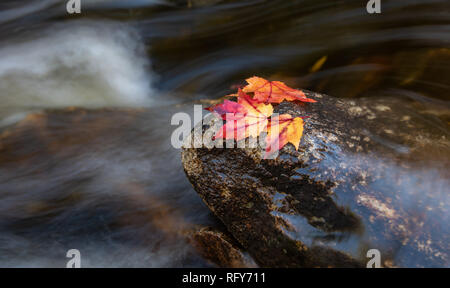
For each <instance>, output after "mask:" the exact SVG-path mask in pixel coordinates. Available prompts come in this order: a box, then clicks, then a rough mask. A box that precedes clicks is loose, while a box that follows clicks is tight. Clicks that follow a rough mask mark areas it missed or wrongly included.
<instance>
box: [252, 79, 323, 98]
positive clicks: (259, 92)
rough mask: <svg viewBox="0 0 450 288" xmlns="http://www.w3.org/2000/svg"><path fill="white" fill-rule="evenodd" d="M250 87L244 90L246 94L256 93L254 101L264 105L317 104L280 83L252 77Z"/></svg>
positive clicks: (299, 92)
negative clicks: (289, 102)
mask: <svg viewBox="0 0 450 288" xmlns="http://www.w3.org/2000/svg"><path fill="white" fill-rule="evenodd" d="M246 81H247V83H248V85H247V86H245V87H244V88H243V91H244V92H246V93H254V95H253V99H255V100H257V101H259V102H264V103H281V102H282V101H283V100H287V101H295V100H298V101H302V102H317V101H316V100H314V99H310V98H307V97H306V95H305V93H303V92H302V91H300V90H297V89H293V88H291V87H288V86H287V85H286V84H284V83H283V82H280V81H269V80H266V79H264V78H261V77H256V76H254V77H251V78H248V79H247V80H246Z"/></svg>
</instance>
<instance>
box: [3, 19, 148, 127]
mask: <svg viewBox="0 0 450 288" xmlns="http://www.w3.org/2000/svg"><path fill="white" fill-rule="evenodd" d="M14 42H15V43H14ZM14 42H8V44H7V45H1V46H3V47H2V48H0V100H1V101H0V119H3V120H8V119H5V116H11V111H14V113H23V112H24V111H30V110H34V109H42V108H58V107H66V106H79V107H88V108H98V107H117V106H120V107H124V106H125V107H143V106H149V105H151V102H152V101H151V97H152V95H153V94H154V93H153V90H152V88H151V82H152V78H153V75H152V73H151V72H150V71H149V64H150V63H149V60H148V57H147V55H146V53H145V47H144V45H143V44H142V42H141V41H140V39H139V36H138V34H137V33H136V32H135V31H133V29H131V28H130V27H128V26H126V25H123V24H117V23H113V22H98V21H82V22H68V23H65V24H60V25H57V26H53V27H50V28H48V29H45V30H44V31H39V35H34V36H32V38H31V39H30V38H27V39H20V40H16V41H14ZM4 111H7V112H9V115H5V112H4ZM12 117H13V118H14V115H12ZM9 119H10V118H9Z"/></svg>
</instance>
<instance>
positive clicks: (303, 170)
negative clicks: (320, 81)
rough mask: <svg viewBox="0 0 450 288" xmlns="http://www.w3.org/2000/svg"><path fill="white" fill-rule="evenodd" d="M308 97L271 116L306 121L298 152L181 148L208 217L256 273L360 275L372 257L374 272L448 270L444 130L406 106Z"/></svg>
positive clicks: (447, 151) (427, 115) (288, 147)
mask: <svg viewBox="0 0 450 288" xmlns="http://www.w3.org/2000/svg"><path fill="white" fill-rule="evenodd" d="M307 96H308V97H310V98H314V99H317V100H318V101H319V102H318V103H314V104H295V103H287V102H283V103H281V104H280V105H278V106H277V107H276V108H275V112H278V113H289V114H291V115H294V116H299V115H308V116H310V118H308V120H307V121H306V124H305V130H304V136H303V138H302V140H301V145H300V148H299V150H298V151H295V149H294V147H293V146H292V145H291V144H287V145H286V146H285V147H284V148H283V149H282V150H281V151H280V154H279V155H278V157H277V158H276V159H263V157H262V153H261V150H262V149H261V148H260V147H257V148H236V147H237V144H236V143H235V149H221V148H207V147H205V146H203V147H201V148H184V149H183V151H182V162H183V165H184V169H185V172H186V175H187V177H188V179H189V180H190V182H191V183H192V184H193V186H194V188H195V190H196V191H197V192H198V194H199V195H200V196H201V198H202V199H203V200H204V202H205V203H206V204H207V205H208V207H209V208H210V209H211V211H213V213H214V214H215V215H217V216H218V217H219V218H220V219H221V220H222V222H223V223H224V224H225V225H226V227H227V229H228V230H229V232H231V234H232V235H233V236H234V237H235V238H236V239H237V241H238V242H239V243H240V244H241V245H242V246H243V247H244V248H245V249H247V250H248V251H249V253H250V254H251V255H252V256H253V258H254V259H255V260H256V261H257V262H258V264H259V265H260V266H264V267H317V266H319V267H365V266H366V263H367V262H368V260H370V259H368V258H367V254H366V253H367V251H368V250H369V249H378V250H379V251H380V252H381V263H380V264H381V266H407V267H434V266H438V267H442V266H447V265H448V252H449V247H448V244H447V243H449V235H450V233H449V232H450V231H449V227H448V225H447V223H448V220H450V219H449V213H448V207H449V198H448V188H447V187H449V184H450V183H449V180H448V179H450V177H449V176H450V175H449V172H448V169H446V168H445V167H448V166H449V164H450V160H449V155H450V148H449V147H450V145H449V144H450V143H449V141H448V138H449V132H448V126H446V125H445V124H443V123H441V122H440V121H439V119H436V118H433V116H432V115H430V113H429V111H426V109H422V107H419V106H417V104H412V103H408V102H405V101H398V100H394V99H378V100H370V99H368V100H357V101H356V100H355V101H353V100H347V101H344V100H339V99H335V98H332V97H329V96H326V95H321V94H316V93H312V92H307ZM214 121H221V120H218V119H214V120H212V122H208V123H207V124H208V125H206V124H204V125H203V127H202V128H203V133H204V132H205V131H207V130H208V129H209V128H210V127H213V126H214V125H212V124H213V122H214Z"/></svg>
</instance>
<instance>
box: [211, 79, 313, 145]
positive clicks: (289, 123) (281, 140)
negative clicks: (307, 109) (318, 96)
mask: <svg viewBox="0 0 450 288" xmlns="http://www.w3.org/2000/svg"><path fill="white" fill-rule="evenodd" d="M246 81H247V83H248V85H247V86H245V87H244V88H242V89H241V88H239V90H238V93H237V94H232V96H237V102H234V101H230V100H225V101H224V102H223V103H222V104H218V105H215V106H212V107H209V108H206V110H209V111H211V112H215V113H217V114H218V115H219V116H220V117H221V118H222V119H223V120H225V121H226V122H225V124H224V125H223V126H222V128H221V129H220V130H219V131H218V132H217V133H216V134H215V135H214V139H235V140H236V141H239V140H242V139H245V138H247V137H250V136H251V137H258V136H259V134H261V133H262V132H266V133H267V136H266V152H267V153H272V152H275V151H278V150H279V149H281V148H283V147H284V145H286V144H287V143H292V144H293V145H294V146H295V148H296V149H298V146H299V144H300V139H301V137H302V134H303V118H305V117H292V116H291V115H289V114H281V115H278V114H277V115H274V116H273V117H272V114H273V106H272V103H273V104H279V103H281V102H283V101H301V102H316V101H315V100H313V99H309V98H307V97H306V95H305V94H304V93H303V92H302V91H300V90H297V89H293V88H290V87H288V86H286V85H285V84H284V83H283V82H279V81H269V80H266V79H264V78H260V77H251V78H248V79H247V80H246Z"/></svg>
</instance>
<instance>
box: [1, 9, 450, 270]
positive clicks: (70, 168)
mask: <svg viewBox="0 0 450 288" xmlns="http://www.w3.org/2000/svg"><path fill="white" fill-rule="evenodd" d="M81 2H82V13H81V15H68V14H67V13H66V12H65V1H58V0H48V1H8V0H7V1H2V2H1V3H0V97H1V98H0V99H1V102H0V125H2V126H8V125H11V124H13V123H16V122H17V121H19V120H20V119H23V118H24V117H26V115H27V113H29V112H30V111H40V110H42V109H45V108H58V109H64V107H68V106H78V107H87V108H102V107H141V108H142V107H145V108H146V110H145V112H142V114H139V115H133V116H130V115H129V114H127V113H126V112H121V113H119V112H116V113H106V114H105V113H93V114H90V116H89V117H88V119H89V121H91V122H89V121H85V122H81V123H80V122H77V117H76V115H69V113H67V112H65V113H63V114H62V115H60V114H58V113H57V115H56V116H52V117H50V118H48V119H47V117H43V118H39V117H38V118H28V119H26V120H25V122H23V123H22V126H20V127H19V128H17V127H13V128H11V129H10V130H8V131H9V132H8V134H3V136H1V137H2V138H0V153H1V154H0V266H57V267H63V266H64V265H65V262H66V260H67V259H66V258H65V252H66V251H67V250H68V249H72V248H75V249H79V250H80V251H81V253H82V265H84V266H114V267H115V266H152V267H155V266H156V267H159V266H177V267H178V266H203V265H207V264H206V263H205V262H204V260H202V259H201V258H200V257H198V256H197V255H196V253H195V252H194V251H192V249H191V248H190V246H189V245H187V244H185V243H184V242H183V240H182V239H183V236H182V231H184V230H188V229H189V228H192V227H194V226H195V225H217V224H216V220H215V218H214V217H213V216H212V215H211V214H210V213H209V211H208V209H207V208H206V207H205V206H204V205H203V203H202V202H201V201H200V200H199V198H198V197H197V195H196V193H195V191H193V190H192V188H191V186H190V184H189V183H188V182H187V180H186V178H185V176H184V174H183V171H182V169H181V164H180V159H179V151H178V150H176V149H173V148H172V147H171V146H170V134H171V132H172V131H173V129H174V127H172V126H170V117H171V115H172V114H173V113H174V112H175V111H176V110H183V111H186V112H189V113H191V112H192V105H190V104H185V105H184V106H183V105H181V103H191V101H192V100H198V99H206V98H218V97H220V96H222V95H224V94H227V93H229V92H230V91H231V90H230V87H231V86H233V85H236V84H242V79H245V78H246V77H249V76H252V75H254V74H256V75H259V76H263V77H267V78H271V79H276V80H281V81H285V82H286V83H288V84H290V85H291V86H295V87H301V88H305V89H309V90H313V91H317V92H322V93H326V94H330V95H332V96H335V97H340V98H361V97H373V98H378V97H394V98H396V99H397V101H404V102H405V103H409V104H410V103H417V105H418V106H420V109H421V111H422V112H423V111H427V118H426V119H425V118H424V121H428V123H429V125H430V126H433V127H439V129H440V131H441V132H442V135H443V137H448V135H449V132H450V131H449V127H448V125H449V121H450V117H449V102H448V100H449V85H450V5H449V4H448V1H445V0H429V1H415V0H409V1H387V0H382V13H381V14H379V15H369V14H367V12H366V10H365V3H364V2H365V1H359V0H358V1H353V0H352V1H321V0H320V1H319V0H310V1H309V0H304V1H295V0H292V1H284V0H283V1H282V0H280V1H260V0H254V1H220V0H219V1H194V0H192V1H182V0H180V1H164V0H161V1H156V0H147V1H144V0H133V1H120V0H117V1H113V0H111V1H106V0H105V1H87V0H86V1H83V0H82V1H81ZM422 112H421V113H422ZM64 115H65V116H64ZM127 119H128V120H127ZM136 119H137V120H136ZM127 121H129V122H127ZM127 123H134V124H133V125H131V124H127ZM92 127H97V130H94V131H96V132H95V133H94V135H91V136H90V137H87V136H86V135H88V134H89V133H91V132H90V131H92V129H93V128H92ZM92 133H93V132H92ZM448 156H449V155H443V157H446V158H447V159H448ZM418 165H420V163H418ZM431 179H434V178H430V179H429V180H427V179H425V180H423V181H424V182H422V183H424V184H423V185H424V187H433V186H432V182H433V181H434V180H431ZM427 181H428V182H427ZM427 183H429V184H430V185H429V186H427ZM430 189H431V188H430ZM441 189H442V190H443V192H444V193H443V195H444V196H445V195H448V190H447V188H445V187H441ZM446 211H447V210H446ZM180 231H181V232H180Z"/></svg>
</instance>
